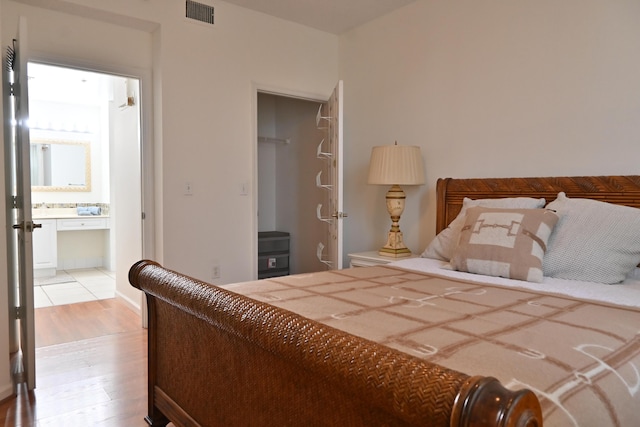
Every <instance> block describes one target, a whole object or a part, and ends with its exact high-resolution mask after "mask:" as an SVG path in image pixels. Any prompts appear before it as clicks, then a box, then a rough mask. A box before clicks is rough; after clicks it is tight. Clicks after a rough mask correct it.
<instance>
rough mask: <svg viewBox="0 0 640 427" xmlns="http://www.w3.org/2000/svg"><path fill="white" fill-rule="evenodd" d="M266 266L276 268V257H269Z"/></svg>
mask: <svg viewBox="0 0 640 427" xmlns="http://www.w3.org/2000/svg"><path fill="white" fill-rule="evenodd" d="M268 264H269V265H268V268H276V259H275V258H269V263H268Z"/></svg>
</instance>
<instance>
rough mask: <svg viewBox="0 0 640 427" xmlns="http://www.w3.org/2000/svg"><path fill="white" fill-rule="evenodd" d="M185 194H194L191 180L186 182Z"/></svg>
mask: <svg viewBox="0 0 640 427" xmlns="http://www.w3.org/2000/svg"><path fill="white" fill-rule="evenodd" d="M184 195H185V196H192V195H193V185H191V183H190V182H185V183H184Z"/></svg>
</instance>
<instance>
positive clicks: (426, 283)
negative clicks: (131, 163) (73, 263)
mask: <svg viewBox="0 0 640 427" xmlns="http://www.w3.org/2000/svg"><path fill="white" fill-rule="evenodd" d="M561 192H562V194H559V193H561ZM465 198H466V199H465ZM437 199H438V202H437V224H436V230H437V232H438V233H437V236H436V238H435V239H434V241H432V242H431V243H430V244H429V247H428V248H426V249H425V251H424V252H423V256H424V257H420V258H412V259H405V260H400V261H398V262H393V263H391V264H388V265H385V266H375V267H366V268H353V269H345V270H339V271H326V272H320V273H312V274H302V275H293V276H285V277H279V278H272V279H266V280H260V281H252V282H245V283H238V284H231V285H226V286H221V287H218V286H213V285H210V284H207V283H203V282H200V281H198V280H195V279H192V278H190V277H188V276H185V275H183V274H180V273H178V272H175V271H171V270H168V269H165V268H163V267H162V266H160V265H158V264H157V263H155V262H153V261H148V260H143V261H140V262H138V263H136V264H135V265H134V266H132V268H131V270H130V273H129V280H130V282H131V283H132V285H133V286H135V287H137V288H139V289H141V290H143V291H144V292H145V294H146V296H147V302H148V308H149V342H148V347H149V366H148V378H149V383H148V392H149V400H148V408H147V411H148V413H147V417H146V420H147V423H148V424H149V425H152V426H165V425H167V424H168V423H169V422H172V423H173V424H174V425H176V426H200V425H201V426H216V425H223V426H230V425H234V426H236V425H251V426H260V425H264V426H271V425H278V426H280V425H282V426H285V425H292V426H297V425H305V426H306V425H314V426H315V425H318V426H322V425H326V426H332V425H345V426H346V425H349V426H358V425H362V426H365V425H366V426H373V425H387V426H418V425H420V426H530V427H533V426H542V425H543V419H544V425H546V426H570V425H576V426H589V425H593V426H605V425H606V426H609V425H611V426H631V425H638V422H640V417H638V415H637V408H638V407H640V373H639V367H640V327H639V325H640V272H639V271H640V270H639V269H637V268H635V266H636V265H637V264H638V262H640V243H639V240H640V237H639V235H640V231H639V230H640V224H639V222H640V219H636V217H637V216H638V215H639V214H638V212H640V211H636V209H637V208H640V177H638V176H603V177H560V178H558V177H553V178H497V179H485V178H482V179H450V178H447V179H440V180H438V183H437ZM512 199H513V200H517V201H518V203H520V202H523V203H524V205H523V206H524V207H523V206H521V205H517V207H514V206H513V205H511V203H512ZM541 199H545V200H544V201H541ZM585 199H588V200H587V201H586V202H584V201H585ZM487 200H489V201H487ZM505 200H508V203H507V205H500V204H501V203H503V202H504V201H505ZM551 201H553V202H552V203H549V202H551ZM594 201H595V202H597V204H596V205H595V207H593V206H592V204H590V203H592V202H594ZM602 202H607V203H604V204H603V203H602ZM582 203H587V204H586V205H583V204H582ZM574 204H577V213H576V206H574ZM623 206H626V208H625V207H623ZM545 207H548V209H547V208H545ZM618 208H620V209H622V210H621V211H619V210H616V209H618ZM631 208H633V209H631ZM603 209H604V210H603ZM611 209H613V210H611ZM601 211H602V212H601ZM591 212H595V213H594V215H596V218H597V221H596V224H598V226H593V223H589V222H588V221H586V220H585V219H584V218H582V216H584V215H586V213H591ZM583 214H584V215H583ZM514 215H518V216H519V217H522V218H525V219H523V220H522V224H529V222H526V221H533V222H532V223H535V224H537V227H538V228H536V230H541V231H536V232H532V231H530V230H533V229H532V228H526V227H524V226H522V227H521V228H523V229H524V228H526V230H525V231H526V232H524V233H520V234H519V236H520V235H525V236H528V237H530V238H531V239H532V240H533V241H535V242H536V244H534V245H533V247H535V248H538V249H536V250H532V251H531V252H532V253H531V254H526V256H521V254H519V253H518V255H517V256H515V255H513V254H512V252H506V254H507V255H506V256H507V261H508V262H505V261H504V259H503V258H501V257H504V256H505V252H504V251H503V249H504V248H503V247H502V246H504V245H503V244H502V243H501V244H500V245H498V246H500V247H499V248H498V249H497V250H496V251H495V252H496V254H497V255H496V256H497V258H496V259H488V258H487V256H486V252H487V251H486V250H485V249H486V246H487V245H489V246H490V247H492V248H493V247H494V246H496V245H493V246H492V245H490V244H488V243H487V242H486V241H484V240H482V239H480V240H478V239H479V238H478V236H477V235H474V232H475V231H477V230H476V228H474V227H475V225H474V224H482V227H483V228H482V230H487V232H488V233H489V234H491V233H494V234H495V232H496V230H500V229H503V228H504V227H503V226H502V225H501V224H502V223H499V224H497V223H491V222H490V221H489V220H490V219H492V218H493V219H495V218H499V219H500V221H503V220H504V219H505V218H507V219H510V220H512V217H513V216H514ZM575 215H577V217H576V216H575ZM597 215H601V216H600V217H598V216H597ZM530 217H531V218H534V219H533V220H530ZM473 221H475V222H473ZM585 221H586V222H585ZM512 222H513V221H512ZM574 223H577V224H578V225H579V227H578V229H584V228H585V227H586V229H587V230H588V232H585V233H582V232H581V233H579V235H580V237H581V238H582V237H584V236H586V237H587V239H586V242H585V241H580V239H578V243H576V242H575V241H573V240H571V238H568V239H565V238H564V237H563V236H564V235H563V234H562V233H564V230H569V231H570V233H569V237H572V236H573V234H575V233H573V234H572V233H571V232H573V231H575V230H574V228H572V227H574ZM456 224H457V225H458V228H459V230H457V233H458V235H457V236H456V237H455V238H454V239H453V240H455V241H457V242H458V244H457V245H454V246H455V248H454V249H453V252H452V253H450V254H445V255H446V256H443V252H446V251H445V250H444V246H445V245H444V244H443V243H442V242H443V241H446V239H445V238H448V239H449V240H452V239H451V236H450V234H451V230H452V227H453V226H456ZM580 227H582V228H580ZM545 230H546V231H545ZM560 230H563V231H562V232H561V231H560ZM621 230H622V231H621ZM545 233H546V234H545ZM476 234H477V233H476ZM593 237H597V238H598V239H597V241H596V243H597V245H598V246H597V248H596V249H594V248H593V246H592V245H593V244H594V242H593V241H591V240H593ZM519 238H520V237H518V239H519ZM465 239H466V240H465ZM590 239H591V240H590ZM583 240H585V239H583ZM463 241H464V244H463ZM478 242H479V243H478ZM566 244H569V245H570V246H569V250H568V249H567V247H566V246H563V245H566ZM571 245H573V246H571ZM608 245H613V247H612V249H609V246H608ZM515 246H518V247H520V246H521V245H519V244H518V245H515ZM618 246H622V247H621V248H620V247H618ZM480 247H482V248H485V249H483V250H482V251H480V252H478V250H479V249H478V248H480ZM539 247H541V248H544V249H543V250H540V249H539ZM576 248H578V249H576ZM449 250H450V251H451V250H452V249H451V248H449ZM474 251H475V252H474ZM603 251H604V252H603ZM478 253H480V255H478ZM603 253H604V254H614V255H615V256H611V257H610V256H608V255H606V256H605V255H603ZM567 255H568V256H567ZM581 255H582V256H586V260H585V259H582V258H580V257H581ZM427 256H428V257H427ZM547 257H548V258H549V262H548V263H547V262H546V261H547ZM554 257H555V258H558V259H554ZM521 258H522V259H524V260H525V261H526V262H527V263H530V264H531V265H529V264H527V266H528V267H527V269H525V270H523V269H522V268H521V265H520V263H519V262H518V263H517V264H518V265H516V266H513V265H509V264H516V263H515V262H514V261H513V260H514V259H518V260H520V259H521ZM566 258H568V261H567V259H566ZM536 260H537V261H536ZM538 261H539V264H536V262H538ZM571 262H573V264H571ZM567 263H569V264H568V265H567ZM575 263H578V264H577V267H576V266H575V265H574V264H575ZM630 263H632V264H630ZM611 266H613V267H611ZM454 267H455V268H454ZM476 268H479V269H480V270H482V269H488V270H487V272H488V273H490V274H483V273H479V272H477V271H475V272H473V273H470V272H468V271H461V270H469V271H474V269H476ZM547 268H549V270H548V271H547ZM621 270H622V271H623V273H624V274H623V276H622V277H620V274H622V273H621ZM627 270H628V271H627ZM523 271H524V273H523ZM547 272H549V274H551V275H553V276H564V275H569V276H571V275H575V276H576V277H575V278H571V279H567V278H566V277H548V274H547ZM521 274H525V275H526V278H527V279H528V280H523V279H514V277H510V275H511V276H514V275H515V276H517V275H521ZM580 275H586V276H584V277H582V276H580ZM505 276H506V277H505ZM601 276H602V277H604V279H603V280H604V281H605V282H608V283H607V284H604V282H603V283H596V282H593V281H589V280H584V279H585V277H586V278H587V279H591V278H594V277H598V278H600V277H601ZM618 279H621V280H618Z"/></svg>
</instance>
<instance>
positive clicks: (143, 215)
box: [142, 212, 147, 220]
mask: <svg viewBox="0 0 640 427" xmlns="http://www.w3.org/2000/svg"><path fill="white" fill-rule="evenodd" d="M142 219H143V220H145V219H147V215H146V214H145V213H144V212H142Z"/></svg>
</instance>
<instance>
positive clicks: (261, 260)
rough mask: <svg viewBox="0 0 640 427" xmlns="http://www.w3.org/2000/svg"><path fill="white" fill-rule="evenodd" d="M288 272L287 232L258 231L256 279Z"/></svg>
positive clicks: (282, 274)
mask: <svg viewBox="0 0 640 427" xmlns="http://www.w3.org/2000/svg"><path fill="white" fill-rule="evenodd" d="M288 274H289V233H287V232H284V231H260V232H258V279H266V278H269V277H277V276H286V275H288Z"/></svg>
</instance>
